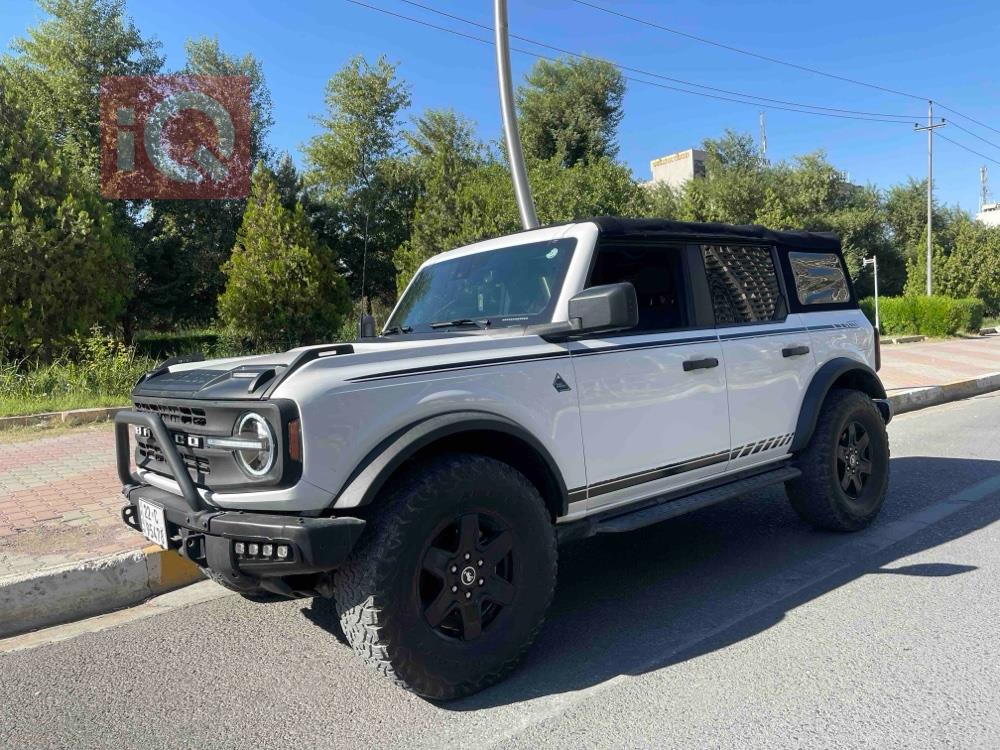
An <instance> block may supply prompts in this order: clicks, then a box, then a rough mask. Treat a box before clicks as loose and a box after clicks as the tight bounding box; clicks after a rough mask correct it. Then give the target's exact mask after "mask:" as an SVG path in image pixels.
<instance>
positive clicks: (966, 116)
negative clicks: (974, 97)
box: [935, 102, 1000, 135]
mask: <svg viewBox="0 0 1000 750" xmlns="http://www.w3.org/2000/svg"><path fill="white" fill-rule="evenodd" d="M935 104H937V105H938V106H939V107H940V108H941V109H946V110H948V111H949V112H951V113H952V114H953V115H958V116H959V117H961V118H962V119H964V120H968V121H969V122H974V123H976V125H978V126H979V127H981V128H986V129H987V130H992V131H993V132H994V133H1000V130H998V129H997V128H994V127H990V126H989V125H987V124H986V123H985V122H980V121H979V120H976V119H974V118H972V117H969V116H968V115H963V114H962V113H961V112H959V111H958V110H956V109H952V108H951V107H946V106H945V105H943V104H942V103H941V102H935ZM952 124H953V125H954V123H952ZM970 135H971V133H970Z"/></svg>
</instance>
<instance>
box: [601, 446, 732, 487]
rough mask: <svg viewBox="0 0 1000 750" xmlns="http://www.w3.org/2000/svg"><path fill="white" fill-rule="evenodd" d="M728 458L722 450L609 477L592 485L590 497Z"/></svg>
mask: <svg viewBox="0 0 1000 750" xmlns="http://www.w3.org/2000/svg"><path fill="white" fill-rule="evenodd" d="M728 460H729V451H722V452H720V453H713V454H712V455H710V456H701V457H700V458H692V459H689V460H687V461H680V462H678V463H675V464H669V465H667V466H661V467H660V468H658V469H652V470H650V471H640V472H637V473H635V474H627V475H626V476H623V477H618V478H617V479H607V480H605V481H603V482H597V483H596V484H592V485H590V497H594V496H595V495H605V494H607V493H609V492H615V491H617V490H623V489H625V488H627V487H634V486H635V485H637V484H645V483H646V482H655V481H656V480H657V479H664V478H665V477H672V476H676V475H677V474H683V473H684V472H686V471H694V470H695V469H703V468H705V467H706V466H712V465H713V464H719V463H722V462H723V461H728Z"/></svg>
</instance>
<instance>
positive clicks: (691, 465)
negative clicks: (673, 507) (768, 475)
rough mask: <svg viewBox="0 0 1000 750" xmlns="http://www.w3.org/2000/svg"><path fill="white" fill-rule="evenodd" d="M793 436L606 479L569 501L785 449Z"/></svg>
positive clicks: (575, 492)
mask: <svg viewBox="0 0 1000 750" xmlns="http://www.w3.org/2000/svg"><path fill="white" fill-rule="evenodd" d="M793 437H795V433H792V432H789V433H787V434H785V435H778V436H776V437H768V438H764V439H763V440H758V441H757V442H755V443H747V444H746V445H740V446H737V447H736V448H733V449H732V450H728V451H720V452H719V453H713V454H711V455H708V456H701V457H700V458H692V459H688V460H686V461H679V462H677V463H674V464H668V465H666V466H661V467H660V468H658V469H650V470H649V471H640V472H636V473H635V474H626V475H625V476H622V477H617V478H615V479H606V480H604V481H603V482H596V483H594V484H592V485H589V487H580V488H578V489H575V490H572V491H571V492H570V493H569V502H571V503H577V502H580V501H582V500H586V499H587V497H588V496H589V497H597V496H598V495H606V494H607V493H609V492H616V491H617V490H624V489H627V488H629V487H635V486H636V485H640V484H645V483H646V482H655V481H656V480H657V479H665V478H666V477H672V476H676V475H678V474H683V473H684V472H688V471H694V470H696V469H704V468H705V467H707V466H713V465H715V464H719V463H723V462H724V461H732V460H734V459H736V458H740V457H741V456H751V455H753V454H755V453H763V452H764V451H768V450H773V449H775V448H781V447H784V446H786V445H788V444H789V443H791V442H792V438H793ZM588 490H589V495H588Z"/></svg>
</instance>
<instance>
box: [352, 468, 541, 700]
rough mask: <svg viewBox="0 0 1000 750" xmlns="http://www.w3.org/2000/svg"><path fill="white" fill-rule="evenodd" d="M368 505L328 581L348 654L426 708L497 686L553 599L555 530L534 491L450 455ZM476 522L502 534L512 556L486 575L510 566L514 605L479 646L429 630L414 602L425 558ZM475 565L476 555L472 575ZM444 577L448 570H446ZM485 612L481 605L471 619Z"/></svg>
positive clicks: (505, 474) (515, 478)
mask: <svg viewBox="0 0 1000 750" xmlns="http://www.w3.org/2000/svg"><path fill="white" fill-rule="evenodd" d="M376 502H377V503H378V505H377V508H376V510H375V512H374V513H373V514H372V516H371V517H370V518H369V521H368V526H367V528H366V529H365V533H364V535H363V536H362V538H361V539H360V540H359V542H358V545H357V547H356V548H355V549H354V550H353V551H352V554H351V556H350V558H349V560H348V561H347V563H346V564H344V565H343V566H341V567H340V568H339V569H338V570H337V573H336V577H335V581H334V583H335V589H336V604H337V611H338V613H339V615H340V624H341V627H342V628H343V631H344V635H345V636H346V637H347V640H348V642H349V643H350V644H351V647H352V648H353V649H354V651H355V652H356V653H357V654H358V655H360V656H361V657H362V658H363V659H364V660H365V661H366V662H368V664H369V665H371V666H372V667H374V668H375V669H376V670H377V671H378V672H380V673H382V674H383V675H384V676H386V677H388V678H389V679H391V680H393V681H394V682H396V683H397V684H398V685H400V686H401V687H403V688H405V689H407V690H410V691H412V692H414V693H417V694H418V695H421V696H424V697H426V698H430V699H432V700H451V699H455V698H461V697H463V696H466V695H471V694H472V693H475V692H478V691H480V690H482V689H484V688H486V687H488V686H490V685H492V684H494V683H496V682H498V681H500V680H501V679H503V678H504V677H505V676H506V675H507V674H508V673H510V672H511V670H513V669H514V667H515V666H516V665H517V663H518V661H519V660H520V659H521V658H522V656H523V655H524V654H525V652H526V651H527V650H528V648H529V647H530V646H531V644H532V642H533V641H534V640H535V637H536V636H537V635H538V632H539V630H540V629H541V627H542V623H543V621H544V618H545V612H546V610H547V609H548V607H549V604H550V603H551V600H552V594H553V591H554V590H555V583H556V559H557V554H556V537H555V529H554V526H553V523H552V520H551V518H550V516H549V513H548V511H547V510H546V508H545V504H544V502H543V500H542V498H541V496H540V495H539V493H538V490H537V489H536V488H535V486H534V485H533V484H532V483H531V482H529V481H528V480H527V479H526V478H525V477H524V475H523V474H521V473H520V472H519V471H517V470H516V469H514V468H513V467H512V466H510V465H508V464H506V463H503V462H501V461H498V460H495V459H492V458H487V457H485V456H481V455H474V454H448V455H443V456H439V457H436V458H432V459H429V460H428V461H426V462H421V464H420V465H418V466H415V467H414V468H413V469H411V470H410V471H408V472H406V473H405V474H404V475H403V476H402V477H401V478H399V479H398V480H395V481H393V482H392V483H391V486H389V487H387V488H386V490H385V491H383V493H382V496H380V498H379V499H378V500H377V501H376ZM484 515H485V516H488V517H489V518H492V519H496V520H497V522H498V523H500V524H503V525H504V526H505V527H506V528H507V529H508V530H509V534H510V539H511V540H512V541H511V552H510V556H509V557H508V558H505V560H507V563H502V564H501V566H500V567H496V566H494V569H495V570H501V571H502V569H503V568H502V566H503V565H505V564H509V566H510V567H509V569H510V570H511V571H512V574H511V576H512V578H511V581H512V585H513V594H512V598H511V600H510V603H509V604H506V605H504V606H502V607H500V608H499V610H498V611H499V613H498V614H495V613H496V612H497V610H492V611H493V612H494V619H493V620H492V621H491V622H490V623H489V624H483V626H482V631H481V634H480V635H478V637H475V636H474V637H472V639H471V640H464V639H463V638H462V637H458V638H451V637H447V636H446V635H443V634H442V632H441V631H440V630H439V629H435V627H432V625H431V624H430V622H429V620H428V616H427V614H426V613H427V612H428V611H429V609H430V608H429V607H425V605H424V604H423V603H422V600H421V597H422V596H423V595H424V594H423V592H424V588H422V587H423V586H425V583H426V579H425V578H423V576H426V575H427V573H426V570H427V569H426V567H425V564H424V560H425V559H426V555H427V550H428V549H429V545H431V544H432V540H434V539H440V537H439V536H435V534H436V533H438V532H437V529H440V528H442V527H443V526H442V525H445V526H446V525H447V524H449V523H451V521H449V519H456V518H457V519H465V518H468V517H469V516H476V517H477V518H479V517H482V516H484ZM477 529H478V526H477ZM463 538H464V537H463ZM476 538H477V539H479V538H481V537H480V536H479V535H478V532H477V537H476ZM482 538H485V535H483V537H482ZM483 544H484V546H485V545H486V542H485V541H484V542H483ZM456 545H457V547H456V548H457V549H458V550H459V551H458V552H456V553H455V554H461V552H460V550H461V549H463V547H462V546H461V540H460V539H459V541H457V542H456ZM475 558H476V553H474V554H473V558H472V560H471V564H472V565H473V566H474V565H475V563H476V559H475ZM488 562H489V560H487V563H488ZM447 570H448V571H453V570H454V568H452V567H451V566H450V564H449V565H448V567H447ZM485 570H490V565H488V564H487V565H486V567H485ZM422 571H423V572H422ZM463 572H464V570H463ZM434 580H435V581H436V580H437V579H434ZM442 580H443V579H442ZM480 583H481V582H480ZM472 585H475V584H472ZM447 588H448V589H449V590H451V586H450V585H449V586H447ZM458 588H459V594H458V595H464V594H463V592H462V589H461V585H459V587H458ZM441 592H442V593H444V587H442V588H441ZM470 593H471V592H470ZM478 595H479V594H478V593H477V596H478ZM472 601H473V602H475V600H472ZM449 606H450V609H449V610H448V611H449V615H448V616H449V617H454V616H458V615H460V614H464V613H462V612H460V611H459V610H460V605H449ZM476 606H477V607H478V606H479V605H476ZM493 606H496V605H493V604H490V603H489V602H488V601H484V602H483V604H482V607H483V609H481V610H479V611H483V612H485V611H487V608H489V607H493ZM483 622H484V623H485V619H484V620H483ZM463 627H464V623H463ZM463 637H464V636H463Z"/></svg>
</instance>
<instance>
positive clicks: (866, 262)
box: [862, 256, 880, 336]
mask: <svg viewBox="0 0 1000 750" xmlns="http://www.w3.org/2000/svg"><path fill="white" fill-rule="evenodd" d="M862 264H863V267H867V266H874V271H875V335H876V336H878V335H879V332H880V328H879V320H878V258H877V257H876V256H872V257H871V258H864V259H863V260H862Z"/></svg>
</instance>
